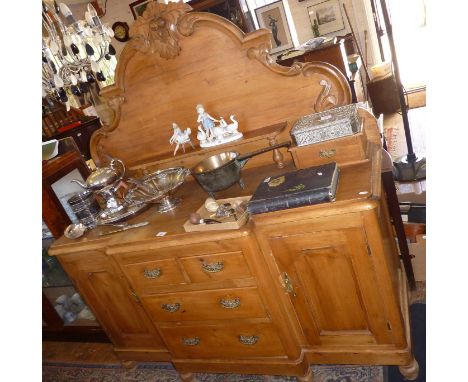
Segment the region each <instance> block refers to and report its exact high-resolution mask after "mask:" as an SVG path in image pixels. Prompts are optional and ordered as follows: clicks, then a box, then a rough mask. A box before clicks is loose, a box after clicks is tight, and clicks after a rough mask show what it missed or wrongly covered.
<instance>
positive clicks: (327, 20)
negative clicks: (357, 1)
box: [307, 0, 345, 35]
mask: <svg viewBox="0 0 468 382" xmlns="http://www.w3.org/2000/svg"><path fill="white" fill-rule="evenodd" d="M307 12H308V13H309V18H310V23H311V25H312V28H314V27H315V28H317V26H318V30H319V32H320V35H325V34H329V33H333V32H337V31H340V30H342V29H345V25H344V22H343V16H342V14H341V5H340V2H339V0H329V1H324V2H322V3H318V4H314V5H311V6H310V7H307Z"/></svg>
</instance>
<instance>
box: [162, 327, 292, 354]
mask: <svg viewBox="0 0 468 382" xmlns="http://www.w3.org/2000/svg"><path fill="white" fill-rule="evenodd" d="M161 334H162V336H163V338H164V340H165V342H166V344H167V346H168V348H169V351H170V352H171V354H172V355H173V356H174V357H176V358H213V359H226V358H230V357H235V358H250V357H275V356H283V355H285V351H284V348H283V344H282V343H281V340H280V338H279V336H278V334H277V330H276V328H275V327H274V326H273V325H272V324H269V323H255V324H250V323H248V324H246V323H242V324H233V323H230V324H229V325H211V326H201V327H200V326H199V327H197V326H189V327H187V326H183V327H165V328H161Z"/></svg>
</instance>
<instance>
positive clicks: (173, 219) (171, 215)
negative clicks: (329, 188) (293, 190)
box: [50, 154, 378, 255]
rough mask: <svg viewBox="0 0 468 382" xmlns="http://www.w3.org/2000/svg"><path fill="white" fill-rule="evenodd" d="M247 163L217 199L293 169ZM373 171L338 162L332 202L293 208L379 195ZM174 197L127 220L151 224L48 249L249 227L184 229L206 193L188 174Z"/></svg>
mask: <svg viewBox="0 0 468 382" xmlns="http://www.w3.org/2000/svg"><path fill="white" fill-rule="evenodd" d="M264 155H265V154H264ZM246 167H247V168H245V169H244V170H243V172H242V178H243V180H244V183H245V189H241V188H240V187H239V185H237V184H236V185H234V186H232V187H230V188H229V189H227V190H225V191H222V192H218V193H217V194H216V198H217V199H224V198H232V197H239V196H247V195H252V194H253V192H254V191H255V189H256V187H257V185H258V184H259V183H260V182H261V181H262V180H263V179H264V178H265V177H268V176H277V175H281V174H283V173H286V172H290V171H294V170H295V168H294V165H293V164H292V162H288V163H287V166H286V167H285V168H283V169H278V168H277V167H276V165H274V164H271V165H267V166H263V167H257V168H250V169H249V168H248V165H247V166H246ZM373 171H374V172H375V170H374V169H373V168H372V162H370V161H365V162H362V163H358V164H353V165H348V166H341V167H340V180H339V185H338V189H337V195H336V200H335V201H334V202H331V203H323V204H318V205H313V206H307V207H299V208H295V209H294V210H295V211H297V212H300V211H304V209H307V211H309V212H310V211H315V210H316V211H325V210H327V209H330V208H333V207H336V206H340V207H341V208H343V207H345V208H346V206H347V205H349V206H350V207H351V206H354V205H355V204H356V202H363V201H366V200H367V199H369V198H370V197H372V196H377V197H378V195H373V191H372V190H373V185H372V184H373V181H372V178H373V174H372V172H373ZM176 197H178V198H180V199H181V200H182V201H181V203H180V204H179V205H178V207H177V208H176V209H175V210H174V211H172V212H168V213H165V214H160V213H158V212H156V206H151V207H150V208H149V209H148V210H147V211H145V212H143V213H142V214H140V215H139V216H136V217H134V218H133V219H130V220H129V221H128V222H129V223H130V224H133V223H139V222H143V221H149V222H150V224H149V225H148V226H145V227H141V228H137V229H132V230H128V231H125V232H120V233H115V234H111V235H105V236H99V232H100V230H101V229H102V228H101V227H98V228H96V229H94V230H92V231H89V232H87V233H85V235H84V236H83V237H81V238H79V239H74V240H73V239H67V238H65V237H64V236H62V237H61V238H60V239H58V240H57V241H56V242H55V243H54V244H53V245H52V247H51V252H50V253H51V254H52V255H58V254H65V253H73V252H77V251H82V250H83V251H84V250H97V249H100V248H106V247H126V246H134V245H137V244H145V243H146V244H147V243H149V242H151V243H152V245H156V246H172V245H178V244H190V243H194V242H202V241H208V240H224V239H229V238H236V237H241V236H244V235H246V234H248V230H249V228H250V227H251V226H252V224H251V223H248V224H247V225H245V226H244V227H243V228H241V229H238V230H223V231H221V230H220V231H208V232H185V230H184V227H183V224H184V223H185V221H186V220H187V219H188V218H189V215H190V213H192V212H195V211H196V210H197V209H198V208H199V207H200V206H201V205H202V204H203V203H204V201H205V199H206V198H207V197H208V195H207V194H206V193H205V192H204V191H203V190H202V189H201V187H200V186H199V185H198V184H197V183H196V182H195V180H194V179H193V178H192V177H191V176H189V177H187V179H186V182H185V183H184V184H183V185H182V186H181V187H180V188H179V190H178V191H177V193H176ZM262 215H268V214H262ZM257 216H260V215H257ZM257 216H256V217H257ZM160 232H165V233H166V234H165V235H164V236H156V235H157V234H158V233H160Z"/></svg>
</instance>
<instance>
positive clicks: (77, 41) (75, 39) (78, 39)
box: [70, 33, 81, 45]
mask: <svg viewBox="0 0 468 382" xmlns="http://www.w3.org/2000/svg"><path fill="white" fill-rule="evenodd" d="M70 37H71V40H72V42H73V43H74V44H75V45H80V44H81V37H80V36H78V35H77V34H76V33H72V34H71V35H70Z"/></svg>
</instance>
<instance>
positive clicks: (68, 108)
mask: <svg viewBox="0 0 468 382" xmlns="http://www.w3.org/2000/svg"><path fill="white" fill-rule="evenodd" d="M65 107H66V109H67V111H70V102H68V98H67V101H66V102H65Z"/></svg>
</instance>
